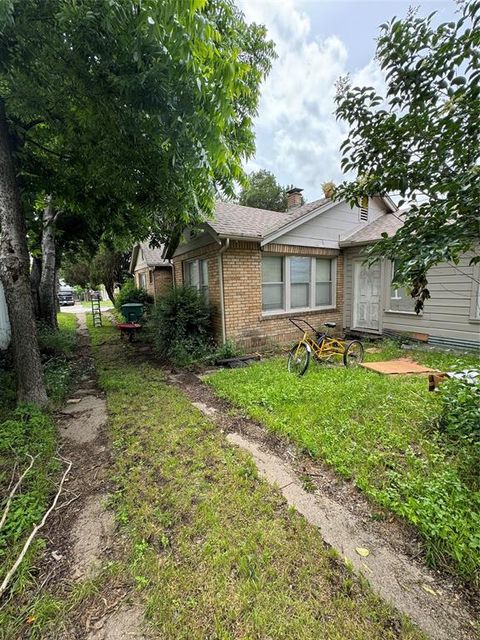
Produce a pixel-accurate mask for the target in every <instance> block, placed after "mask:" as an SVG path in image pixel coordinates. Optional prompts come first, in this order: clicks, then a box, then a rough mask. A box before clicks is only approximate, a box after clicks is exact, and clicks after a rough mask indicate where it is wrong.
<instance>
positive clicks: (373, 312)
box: [353, 260, 381, 333]
mask: <svg viewBox="0 0 480 640" xmlns="http://www.w3.org/2000/svg"><path fill="white" fill-rule="evenodd" d="M380 273H381V270H380V263H379V262H377V263H375V264H374V265H372V266H371V267H368V266H367V265H365V264H363V262H362V261H360V260H358V261H355V262H354V278H353V328H354V329H365V330H366V331H374V332H377V333H379V332H380V290H381V287H380Z"/></svg>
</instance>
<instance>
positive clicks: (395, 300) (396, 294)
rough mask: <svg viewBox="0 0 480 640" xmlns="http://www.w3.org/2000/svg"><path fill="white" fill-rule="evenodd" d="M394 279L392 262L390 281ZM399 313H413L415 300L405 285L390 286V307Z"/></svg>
mask: <svg viewBox="0 0 480 640" xmlns="http://www.w3.org/2000/svg"><path fill="white" fill-rule="evenodd" d="M394 279H395V263H394V262H392V271H391V280H390V281H391V282H393V280H394ZM389 311H398V312H399V313H401V312H403V313H414V312H415V302H414V300H413V298H412V296H411V295H410V293H409V292H408V289H407V288H406V287H395V286H393V285H392V286H391V287H390V309H389Z"/></svg>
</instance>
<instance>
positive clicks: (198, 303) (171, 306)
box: [153, 287, 214, 367]
mask: <svg viewBox="0 0 480 640" xmlns="http://www.w3.org/2000/svg"><path fill="white" fill-rule="evenodd" d="M153 332H154V340H155V344H156V346H157V349H158V351H159V352H160V354H161V355H162V356H163V357H164V358H166V359H168V360H169V361H170V362H171V363H172V364H174V365H176V366H179V367H185V366H188V365H190V364H193V363H195V362H199V361H200V360H203V359H205V357H207V356H208V355H209V354H210V353H211V351H212V349H213V348H214V345H213V340H212V319H211V310H210V307H209V306H208V304H207V303H206V302H205V300H204V299H203V297H202V296H201V294H200V293H199V292H198V291H197V290H196V289H194V288H192V287H175V288H173V289H172V290H171V291H170V292H169V293H168V294H167V295H166V296H164V297H163V298H162V299H161V300H160V302H159V303H158V304H157V305H156V306H155V310H154V315H153Z"/></svg>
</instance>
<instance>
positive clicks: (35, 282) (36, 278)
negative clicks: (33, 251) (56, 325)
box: [30, 258, 42, 320]
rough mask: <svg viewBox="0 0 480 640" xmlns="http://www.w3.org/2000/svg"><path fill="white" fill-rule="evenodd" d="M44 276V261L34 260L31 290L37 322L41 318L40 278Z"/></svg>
mask: <svg viewBox="0 0 480 640" xmlns="http://www.w3.org/2000/svg"><path fill="white" fill-rule="evenodd" d="M41 274H42V259H41V258H33V259H32V270H31V271H30V289H31V291H32V303H33V313H34V314H35V318H37V320H38V319H39V318H40V299H39V294H38V290H39V288H40V276H41Z"/></svg>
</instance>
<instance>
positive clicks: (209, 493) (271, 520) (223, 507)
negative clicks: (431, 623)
mask: <svg viewBox="0 0 480 640" xmlns="http://www.w3.org/2000/svg"><path fill="white" fill-rule="evenodd" d="M91 335H92V340H93V344H94V355H95V359H96V363H97V371H98V373H99V380H100V384H101V386H102V387H103V389H104V390H105V392H106V395H107V405H108V411H109V415H110V422H111V437H112V442H113V447H114V455H113V460H114V464H115V467H114V482H115V487H116V490H115V492H114V493H113V495H112V498H111V505H112V506H113V508H114V510H115V513H116V518H117V521H118V523H119V525H120V527H121V530H122V531H123V533H124V535H125V536H126V539H127V541H128V554H129V555H128V559H127V562H128V570H129V575H130V577H131V579H132V580H134V582H135V584H136V587H137V589H138V591H139V592H141V593H142V596H143V599H144V601H145V603H146V612H147V616H148V618H149V620H150V624H151V629H152V634H153V637H159V638H169V639H171V640H174V639H175V640H187V639H188V640H196V639H198V640H200V639H204V638H212V640H213V639H217V640H220V639H222V640H228V639H232V640H233V639H235V640H240V639H242V638H243V639H247V638H248V639H253V638H270V639H272V640H273V639H277V640H279V639H282V640H288V639H291V640H293V639H295V640H297V639H299V638H302V639H304V640H309V639H312V640H313V639H314V638H315V639H317V638H325V639H327V638H328V639H330V640H333V639H338V640H345V639H347V638H348V639H349V640H356V639H360V638H362V639H364V638H367V637H368V638H369V639H372V640H374V639H378V640H380V639H381V640H387V639H388V638H392V639H393V638H404V639H405V638H409V639H412V640H413V639H414V638H420V637H423V636H422V635H421V634H420V633H419V632H417V631H416V630H414V629H413V628H412V626H411V625H410V623H409V622H408V621H407V620H405V619H404V618H401V617H399V616H398V615H397V614H396V613H395V612H393V611H392V609H391V608H390V606H388V605H387V604H385V603H384V602H383V601H381V600H380V599H379V598H378V597H376V596H374V595H373V594H372V592H371V591H370V589H369V588H368V586H367V585H366V584H365V583H364V582H363V581H362V580H361V579H359V578H357V577H355V576H354V575H353V574H352V573H351V572H350V571H349V570H348V569H347V568H346V567H345V565H344V563H343V561H342V560H341V559H339V558H338V557H337V556H336V555H335V553H334V552H332V551H331V550H328V549H326V548H325V546H324V544H323V543H322V539H321V536H320V535H319V532H318V530H317V529H316V528H315V527H313V526H310V525H309V524H307V523H306V521H305V520H304V519H303V518H302V517H300V516H299V515H298V514H296V513H295V512H294V511H293V510H291V509H288V508H287V507H286V505H285V502H284V500H283V498H282V497H281V494H280V493H279V492H278V491H276V490H274V489H272V488H270V487H269V486H268V485H267V484H266V483H265V482H264V481H262V480H260V479H259V478H258V477H257V473H256V468H255V465H254V463H253V461H252V459H251V458H250V457H249V456H247V455H245V454H243V453H241V452H239V451H238V450H236V449H234V448H232V447H231V446H229V445H228V444H227V442H226V440H225V438H224V436H222V435H221V433H220V432H219V431H218V430H217V428H216V427H214V426H213V425H212V424H211V423H210V422H209V421H208V420H207V419H205V418H204V417H203V415H202V414H201V413H200V412H199V411H197V410H196V409H195V408H193V407H192V405H191V403H190V402H189V401H188V400H187V399H186V398H185V397H184V396H183V395H182V394H181V393H180V392H179V391H177V390H176V389H174V388H172V387H171V386H168V385H167V384H166V383H165V379H164V375H163V373H162V372H161V371H160V370H159V369H158V368H156V367H154V366H151V365H149V364H147V363H142V362H139V361H138V359H137V356H136V354H135V348H134V346H131V345H128V344H121V343H120V342H119V340H118V336H117V334H116V331H115V330H114V329H113V328H112V327H109V326H104V327H103V328H100V329H95V330H93V331H92V334H91Z"/></svg>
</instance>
